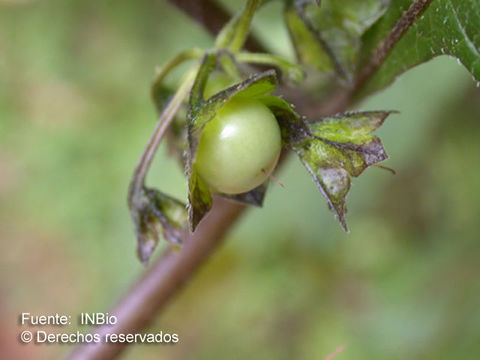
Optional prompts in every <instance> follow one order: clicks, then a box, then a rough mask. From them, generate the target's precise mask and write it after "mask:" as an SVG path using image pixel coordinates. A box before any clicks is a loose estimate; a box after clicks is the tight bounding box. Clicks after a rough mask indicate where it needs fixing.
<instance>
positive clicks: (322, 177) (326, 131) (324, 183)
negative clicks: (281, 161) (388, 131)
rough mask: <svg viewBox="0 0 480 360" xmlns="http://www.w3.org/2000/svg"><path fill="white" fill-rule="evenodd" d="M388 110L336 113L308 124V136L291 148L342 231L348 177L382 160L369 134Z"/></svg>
mask: <svg viewBox="0 0 480 360" xmlns="http://www.w3.org/2000/svg"><path fill="white" fill-rule="evenodd" d="M389 114H391V111H371V112H357V113H346V114H340V115H336V116H333V117H328V118H324V119H321V120H320V121H318V122H315V123H312V124H310V131H311V134H312V137H311V138H309V139H307V140H306V141H304V142H302V143H298V144H295V145H294V146H293V149H294V151H295V152H296V153H297V155H298V156H299V158H300V160H301V161H302V163H303V164H304V166H305V167H306V168H307V170H308V171H309V172H310V174H311V175H312V177H313V179H314V181H315V183H316V184H317V186H318V188H319V189H320V191H321V192H322V194H323V195H324V196H325V197H326V199H327V201H328V204H329V207H330V209H331V210H332V211H333V212H334V213H335V215H336V216H337V218H338V219H339V221H340V223H341V224H342V226H343V228H344V229H345V231H348V228H347V224H346V222H345V213H346V211H347V209H346V204H345V200H346V196H347V194H348V191H349V190H350V177H351V176H353V177H357V176H359V175H360V174H361V173H362V172H363V171H364V170H365V169H366V168H367V167H368V166H371V165H375V164H377V163H378V162H381V161H383V160H386V159H387V158H388V157H387V154H386V153H385V150H384V148H383V145H382V143H381V141H380V139H379V138H378V137H376V136H375V135H373V134H371V132H372V131H374V130H375V129H377V128H378V127H379V126H380V125H382V124H383V122H384V120H385V119H386V118H387V116H388V115H389Z"/></svg>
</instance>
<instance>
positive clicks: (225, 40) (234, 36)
mask: <svg viewBox="0 0 480 360" xmlns="http://www.w3.org/2000/svg"><path fill="white" fill-rule="evenodd" d="M261 3H262V1H260V0H248V1H247V3H246V4H245V7H244V8H243V10H242V11H240V12H239V13H237V14H236V15H235V16H234V17H233V18H232V19H231V20H230V21H229V22H228V23H227V25H225V27H224V28H223V29H222V31H221V32H220V33H219V34H218V36H217V41H216V44H215V45H216V47H217V48H218V49H228V50H229V51H231V52H232V53H235V52H238V51H239V50H240V49H241V48H242V47H243V45H244V44H245V41H246V40H247V37H248V33H249V31H250V25H251V24H252V19H253V16H254V15H255V11H256V10H257V9H258V7H259V6H260V5H261Z"/></svg>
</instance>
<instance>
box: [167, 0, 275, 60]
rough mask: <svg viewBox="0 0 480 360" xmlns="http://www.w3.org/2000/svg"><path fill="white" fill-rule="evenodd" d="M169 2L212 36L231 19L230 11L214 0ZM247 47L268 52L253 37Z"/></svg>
mask: <svg viewBox="0 0 480 360" xmlns="http://www.w3.org/2000/svg"><path fill="white" fill-rule="evenodd" d="M167 1H168V2H169V3H171V4H173V5H175V6H176V7H177V8H179V9H180V10H182V11H183V12H185V13H186V14H187V15H188V16H190V17H191V18H192V19H194V20H195V21H196V22H198V23H199V24H200V25H202V26H203V27H204V28H205V29H206V30H208V32H210V33H211V34H217V33H218V32H219V31H220V30H221V29H222V28H223V25H225V23H227V22H228V21H229V20H230V18H231V14H230V13H229V12H228V11H226V10H225V9H224V8H223V7H221V6H220V5H218V4H217V3H216V2H215V1H212V0H167ZM245 47H246V48H247V49H248V50H250V51H253V52H266V49H265V47H264V46H263V45H262V43H260V41H258V39H257V38H255V37H254V36H252V35H250V36H249V37H248V38H247V41H246V43H245Z"/></svg>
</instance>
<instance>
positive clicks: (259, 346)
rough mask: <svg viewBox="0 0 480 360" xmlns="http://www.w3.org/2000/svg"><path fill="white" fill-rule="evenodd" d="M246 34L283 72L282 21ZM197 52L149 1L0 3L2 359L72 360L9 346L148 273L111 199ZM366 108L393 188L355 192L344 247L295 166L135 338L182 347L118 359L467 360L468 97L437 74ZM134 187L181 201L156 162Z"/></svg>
mask: <svg viewBox="0 0 480 360" xmlns="http://www.w3.org/2000/svg"><path fill="white" fill-rule="evenodd" d="M227 5H228V6H229V7H230V8H232V9H234V8H236V7H238V6H240V5H241V2H238V1H237V2H234V1H230V3H228V4H227ZM255 30H256V31H257V33H258V36H259V37H260V38H261V39H262V40H263V41H265V42H267V43H268V44H269V46H270V47H271V48H272V49H274V50H275V51H276V52H279V53H282V54H283V55H285V56H288V57H292V56H293V52H292V49H291V47H290V45H289V42H288V36H287V34H286V32H285V30H284V29H283V27H282V25H281V16H280V6H279V5H278V4H274V5H273V6H269V7H267V8H266V9H265V10H264V11H262V13H261V14H259V16H258V21H257V22H256V23H255ZM212 43H213V42H212V39H211V37H210V36H209V35H208V34H207V33H205V32H204V31H203V30H202V29H201V28H200V27H199V26H198V25H196V24H194V23H193V22H191V21H190V20H189V19H188V18H187V17H186V16H185V15H183V14H181V13H179V12H178V11H177V10H176V9H173V8H171V7H170V6H167V5H165V3H164V2H163V1H161V0H148V1H147V0H142V1H129V2H127V1H111V0H104V1H98V0H82V1H78V0H77V1H74V0H37V1H27V0H23V1H14V0H9V1H7V0H0V239H1V242H0V326H1V327H2V328H1V331H0V344H1V349H2V350H1V351H2V353H3V354H2V356H1V357H2V359H3V358H5V359H10V358H12V359H13V358H15V359H20V358H22V359H26V358H34V359H53V358H58V357H60V356H62V355H63V354H65V353H66V352H68V351H69V349H70V346H68V345H53V346H52V345H49V346H46V345H31V344H30V345H28V346H25V345H24V346H22V345H20V344H19V341H18V334H19V333H20V331H21V330H22V329H23V328H21V327H20V326H19V325H18V322H17V318H18V315H19V314H20V313H21V312H26V311H29V312H32V313H36V314H52V313H56V312H58V313H65V314H71V315H72V316H73V317H75V316H77V315H78V314H79V313H80V312H102V311H108V309H109V308H110V307H111V305H112V304H114V303H115V302H116V300H117V299H118V298H119V296H121V294H123V293H124V292H125V291H127V289H128V288H129V284H131V282H132V281H133V280H134V279H135V278H136V277H138V276H139V275H140V274H141V273H142V272H143V268H142V266H141V265H140V263H139V262H138V261H137V259H136V257H135V238H134V234H133V230H132V224H131V222H130V218H129V214H128V212H127V207H126V200H125V198H126V190H127V186H128V182H129V178H130V175H131V173H132V170H133V168H134V166H135V163H136V161H137V158H138V157H139V155H140V153H141V151H142V149H143V146H144V144H145V142H146V140H147V139H148V137H149V135H150V133H151V131H152V129H153V126H154V121H155V118H156V114H155V110H154V107H153V105H152V104H151V102H150V98H149V84H150V80H151V77H152V74H153V69H154V67H155V66H156V65H158V64H161V63H162V62H163V61H165V60H166V59H168V58H170V57H171V56H172V55H174V54H175V53H176V52H177V51H178V50H181V49H185V48H188V47H191V46H195V45H196V46H204V47H209V46H211V45H212ZM361 108H363V109H371V110H372V109H396V110H399V111H400V112H401V113H400V114H399V115H394V116H392V117H391V118H390V119H389V120H388V121H387V122H386V124H385V125H384V126H383V127H382V128H381V129H380V130H379V131H378V134H379V135H380V136H381V138H382V139H383V142H384V144H385V147H386V149H387V151H388V152H389V154H390V156H391V160H389V161H388V162H386V163H385V165H386V166H390V167H393V168H395V169H396V171H397V175H396V176H392V175H391V174H389V173H388V172H385V171H381V170H379V169H369V170H367V171H366V172H365V174H364V175H362V177H361V178H358V179H355V181H354V186H353V188H352V191H351V195H350V197H349V210H350V212H349V215H348V217H347V220H348V222H349V225H350V228H351V233H350V234H344V233H343V232H342V230H341V227H340V226H339V224H338V223H337V221H336V220H335V219H334V218H333V216H332V214H331V213H330V212H329V211H328V209H327V206H326V202H325V200H324V199H323V198H322V196H321V195H320V193H319V192H318V191H317V189H316V188H315V185H314V183H313V182H312V180H311V178H310V177H309V175H308V174H307V172H306V171H305V170H304V169H303V168H302V166H301V165H300V164H299V162H298V161H297V159H296V158H293V157H292V158H291V159H290V161H289V162H288V164H287V166H285V167H284V168H283V169H282V170H281V172H280V173H279V174H277V175H278V177H279V178H280V180H281V181H282V182H283V183H285V185H286V188H280V187H278V186H277V185H275V184H273V186H272V187H271V188H270V191H269V194H268V196H267V200H266V204H265V207H264V208H263V209H261V210H259V209H252V210H251V211H249V213H248V215H247V216H246V217H244V218H243V220H242V221H241V222H240V223H239V224H238V225H237V226H236V228H235V229H234V231H233V232H232V233H231V235H230V237H229V239H228V241H227V242H226V243H225V245H224V246H223V247H222V248H221V249H220V251H218V252H217V253H216V254H215V255H214V256H213V257H212V259H211V261H210V262H209V263H208V264H207V265H206V266H204V267H203V268H202V270H201V271H200V272H199V274H198V275H197V276H196V277H195V278H194V279H193V281H191V282H190V283H189V285H188V287H187V289H186V290H185V291H183V292H182V293H181V295H180V296H178V297H177V298H176V299H175V301H174V302H173V303H171V304H170V306H169V307H168V309H167V311H166V312H164V313H163V314H161V316H159V317H158V319H156V321H155V323H154V325H153V326H152V328H151V329H150V330H149V331H153V332H157V331H160V330H163V331H166V332H176V333H178V334H179V336H180V343H179V344H177V345H173V346H172V345H167V346H166V345H154V346H152V345H137V346H134V347H131V348H130V349H129V351H128V352H127V353H126V354H125V355H124V357H123V358H125V359H246V358H250V359H279V360H283V359H285V360H287V359H324V358H325V356H326V355H327V354H329V353H331V352H333V351H334V350H335V349H336V348H338V347H339V346H340V345H343V344H345V345H346V348H345V350H344V351H343V352H342V354H340V355H338V356H337V357H336V359H337V358H338V359H339V360H347V359H355V360H363V359H369V360H371V359H410V360H412V359H422V360H425V359H478V358H480V306H479V304H480V280H479V263H480V243H479V241H478V240H480V230H479V222H478V220H479V214H480V189H479V184H480V169H479V167H478V165H479V157H480V142H479V141H478V139H479V136H480V121H479V120H480V118H479V114H480V91H479V89H477V88H476V87H475V84H474V82H473V81H472V78H471V76H470V75H469V74H468V73H467V72H466V70H465V69H463V68H462V67H461V66H459V65H458V64H457V62H456V61H455V60H453V59H449V58H438V59H435V60H434V61H432V62H430V63H428V64H425V65H422V66H420V67H418V68H415V69H413V70H412V71H410V72H409V73H407V74H406V75H404V76H402V77H401V78H399V79H398V80H397V81H396V83H395V84H394V85H393V86H391V87H390V88H389V89H388V90H386V91H384V92H382V93H380V94H378V95H376V96H373V97H372V98H370V99H369V100H368V101H367V102H365V103H363V104H361ZM149 184H150V185H154V186H156V187H159V188H161V189H162V190H165V191H167V192H170V193H172V194H174V195H176V196H178V197H180V198H185V194H186V184H185V181H184V178H183V176H182V170H181V169H179V167H178V166H177V164H176V162H175V161H174V160H171V159H169V158H168V157H167V156H166V153H165V149H164V148H162V149H161V151H160V152H159V154H158V156H157V158H156V160H155V164H154V166H153V171H152V173H151V174H150V177H149ZM162 247H165V244H162V245H161V246H160V249H159V250H157V254H158V253H160V252H161V250H162V249H161V248H162ZM54 330H58V329H54ZM72 330H73V328H72ZM80 330H87V329H86V328H81V329H80ZM4 356H5V357H4Z"/></svg>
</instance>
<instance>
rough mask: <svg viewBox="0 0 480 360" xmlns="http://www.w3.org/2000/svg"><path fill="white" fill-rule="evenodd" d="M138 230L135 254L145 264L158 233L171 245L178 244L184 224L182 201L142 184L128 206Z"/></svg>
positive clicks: (184, 216)
mask: <svg viewBox="0 0 480 360" xmlns="http://www.w3.org/2000/svg"><path fill="white" fill-rule="evenodd" d="M131 214H132V217H133V219H134V223H135V229H136V231H137V241H138V246H137V253H138V257H139V259H140V261H141V262H142V263H144V264H146V263H147V261H148V260H149V258H150V256H151V255H152V253H153V251H154V250H155V248H156V246H157V244H158V240H159V238H160V236H163V237H164V238H165V239H166V240H167V241H168V242H170V243H172V244H174V245H181V243H182V240H183V238H184V236H185V230H186V225H187V210H186V206H185V204H184V203H182V202H181V201H178V200H177V199H174V198H172V197H170V196H168V195H166V194H164V193H162V192H160V191H158V190H155V189H150V188H146V187H144V188H143V189H142V191H141V193H140V194H139V195H137V197H136V198H135V207H133V208H131Z"/></svg>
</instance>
